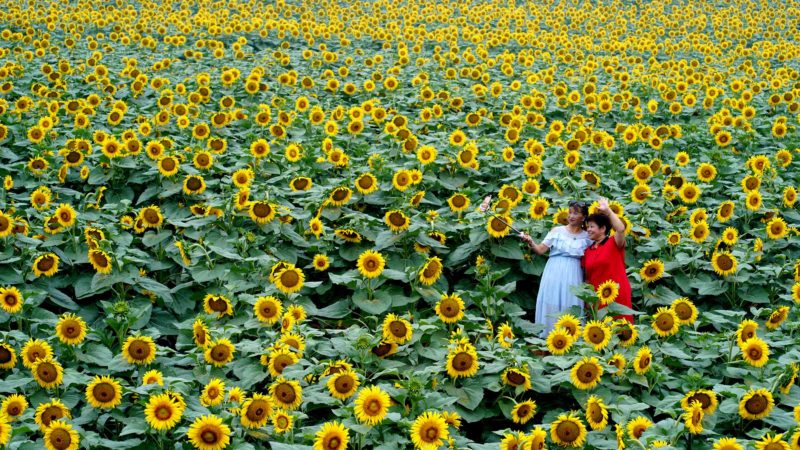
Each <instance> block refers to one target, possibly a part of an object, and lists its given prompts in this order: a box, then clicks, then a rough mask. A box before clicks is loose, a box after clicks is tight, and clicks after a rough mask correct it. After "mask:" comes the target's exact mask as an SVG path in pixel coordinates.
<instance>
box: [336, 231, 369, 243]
mask: <svg viewBox="0 0 800 450" xmlns="http://www.w3.org/2000/svg"><path fill="white" fill-rule="evenodd" d="M333 234H335V235H336V236H337V237H339V238H341V239H343V240H345V241H347V242H350V243H353V244H358V243H359V242H361V240H362V237H361V234H359V233H358V232H357V231H355V230H351V229H338V230H336V231H334V232H333Z"/></svg>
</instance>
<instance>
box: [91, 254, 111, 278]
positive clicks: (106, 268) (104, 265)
mask: <svg viewBox="0 0 800 450" xmlns="http://www.w3.org/2000/svg"><path fill="white" fill-rule="evenodd" d="M88 259H89V262H90V263H91V264H92V267H94V270H96V271H97V273H103V274H107V273H111V257H110V256H108V253H106V252H104V251H102V250H99V249H94V250H89V255H88Z"/></svg>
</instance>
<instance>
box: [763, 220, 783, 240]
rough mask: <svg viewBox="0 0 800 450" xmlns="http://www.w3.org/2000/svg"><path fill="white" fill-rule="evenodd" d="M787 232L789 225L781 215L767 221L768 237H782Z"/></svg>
mask: <svg viewBox="0 0 800 450" xmlns="http://www.w3.org/2000/svg"><path fill="white" fill-rule="evenodd" d="M787 232H788V226H787V225H786V221H785V220H783V218H781V217H775V218H773V219H771V220H770V221H769V222H768V223H767V237H769V238H770V239H781V238H783V237H784V236H786V233H787Z"/></svg>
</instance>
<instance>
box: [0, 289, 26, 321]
mask: <svg viewBox="0 0 800 450" xmlns="http://www.w3.org/2000/svg"><path fill="white" fill-rule="evenodd" d="M22 303H23V299H22V293H21V292H20V291H19V289H17V288H16V287H14V286H10V287H0V308H2V309H3V310H5V312H7V313H9V314H15V313H18V312H19V311H20V310H22Z"/></svg>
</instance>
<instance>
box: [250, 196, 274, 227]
mask: <svg viewBox="0 0 800 450" xmlns="http://www.w3.org/2000/svg"><path fill="white" fill-rule="evenodd" d="M275 213H276V209H275V207H274V206H273V205H271V204H270V203H269V202H267V201H262V200H258V201H254V202H250V208H249V209H248V210H247V214H248V215H249V216H250V218H251V219H253V222H255V223H257V224H259V225H263V224H265V223H267V222H270V221H271V220H272V219H274V218H275Z"/></svg>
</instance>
